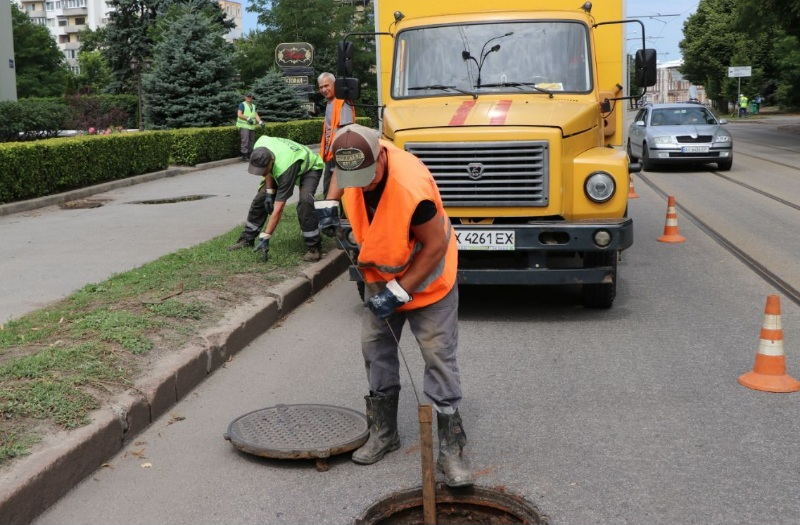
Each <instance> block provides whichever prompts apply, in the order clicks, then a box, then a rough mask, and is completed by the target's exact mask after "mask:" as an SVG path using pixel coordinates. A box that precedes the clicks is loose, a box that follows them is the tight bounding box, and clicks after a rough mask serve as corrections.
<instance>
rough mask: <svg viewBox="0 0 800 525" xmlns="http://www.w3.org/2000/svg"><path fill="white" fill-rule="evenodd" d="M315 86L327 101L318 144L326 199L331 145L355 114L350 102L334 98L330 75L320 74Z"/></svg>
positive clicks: (330, 168)
mask: <svg viewBox="0 0 800 525" xmlns="http://www.w3.org/2000/svg"><path fill="white" fill-rule="evenodd" d="M317 84H318V86H319V92H320V94H321V95H322V96H323V97H325V100H326V101H327V103H326V104H325V123H324V124H323V126H322V139H321V140H320V143H319V154H320V156H321V157H322V160H324V161H325V170H324V171H323V172H322V194H323V195H324V196H325V197H326V198H327V195H328V189H329V188H330V185H331V177H332V176H333V168H334V162H333V152H332V151H331V143H332V142H333V139H334V137H335V135H336V132H337V131H338V130H339V129H340V128H342V127H343V126H347V125H348V124H352V123H353V122H355V119H356V112H355V109H354V108H353V105H352V103H350V101H345V100H342V99H338V98H336V77H335V76H333V74H332V73H327V72H326V73H322V74H321V75H320V76H319V77H318V78H317Z"/></svg>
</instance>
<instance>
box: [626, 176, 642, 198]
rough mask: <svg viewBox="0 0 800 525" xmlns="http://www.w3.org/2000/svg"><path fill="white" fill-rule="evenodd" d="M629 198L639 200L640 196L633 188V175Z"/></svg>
mask: <svg viewBox="0 0 800 525" xmlns="http://www.w3.org/2000/svg"><path fill="white" fill-rule="evenodd" d="M628 198H629V199H638V198H639V194H638V193H636V189H635V188H634V187H633V175H631V183H630V184H629V185H628Z"/></svg>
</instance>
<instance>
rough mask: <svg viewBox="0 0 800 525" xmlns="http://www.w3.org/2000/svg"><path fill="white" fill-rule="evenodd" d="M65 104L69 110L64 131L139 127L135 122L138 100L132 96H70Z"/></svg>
mask: <svg viewBox="0 0 800 525" xmlns="http://www.w3.org/2000/svg"><path fill="white" fill-rule="evenodd" d="M66 104H67V108H68V109H69V118H68V119H67V121H66V122H65V124H64V125H65V128H66V129H75V130H82V131H86V130H88V129H89V128H97V129H106V128H113V127H116V126H121V127H123V128H138V127H139V124H138V122H137V120H136V113H137V111H138V106H139V99H138V98H137V97H136V96H134V95H70V96H68V97H67V98H66Z"/></svg>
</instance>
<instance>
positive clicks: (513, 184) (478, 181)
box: [406, 140, 550, 207]
mask: <svg viewBox="0 0 800 525" xmlns="http://www.w3.org/2000/svg"><path fill="white" fill-rule="evenodd" d="M406 150H407V151H409V152H411V153H413V154H414V155H416V156H417V157H418V158H419V159H420V160H421V161H422V162H423V163H424V164H425V166H427V168H428V170H430V172H431V174H433V178H434V179H436V184H437V185H438V186H439V192H440V193H441V195H442V201H443V202H444V205H445V206H540V207H541V206H547V202H548V179H549V177H548V173H549V162H548V160H549V154H548V152H549V151H550V149H549V147H548V143H547V141H543V140H541V141H524V142H523V141H519V142H453V143H428V142H409V143H407V144H406Z"/></svg>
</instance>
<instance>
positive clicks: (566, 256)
mask: <svg viewBox="0 0 800 525" xmlns="http://www.w3.org/2000/svg"><path fill="white" fill-rule="evenodd" d="M342 226H344V227H345V230H348V231H349V224H347V223H346V221H343V224H342ZM454 227H455V229H456V231H458V230H460V229H468V230H470V231H476V230H477V231H484V230H485V231H496V230H502V231H513V232H514V239H515V246H514V250H508V251H505V250H502V251H483V250H459V252H458V282H459V283H460V284H470V285H472V284H475V285H484V284H488V285H504V284H511V285H547V284H592V283H611V282H613V281H614V279H615V278H616V256H617V252H620V251H622V250H625V249H626V248H629V247H630V246H631V245H633V219H630V218H623V219H593V220H587V221H547V222H535V223H532V224H525V225H460V224H459V225H454ZM598 232H606V233H607V234H608V235H609V236H610V241H609V243H608V245H606V246H602V247H601V246H599V245H598V244H597V242H596V241H595V239H596V237H597V235H598ZM347 244H348V245H349V244H350V243H347ZM348 252H349V253H351V254H352V255H353V256H355V255H356V254H357V247H355V246H354V245H351V246H349V249H348ZM587 254H591V255H590V256H589V257H587ZM594 261H600V263H599V264H595V262H594ZM349 273H350V279H351V280H353V281H360V280H361V276H360V275H359V273H358V271H357V270H356V268H355V267H353V266H351V267H350V272H349Z"/></svg>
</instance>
